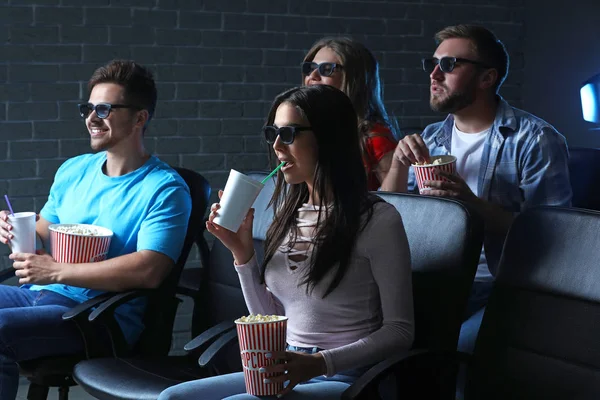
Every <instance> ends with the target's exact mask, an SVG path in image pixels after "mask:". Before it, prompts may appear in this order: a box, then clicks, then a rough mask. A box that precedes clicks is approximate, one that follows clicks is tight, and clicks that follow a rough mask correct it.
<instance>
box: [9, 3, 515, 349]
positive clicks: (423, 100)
mask: <svg viewBox="0 0 600 400" xmlns="http://www.w3.org/2000/svg"><path fill="white" fill-rule="evenodd" d="M523 19H524V12H523V1H522V0H495V1H483V0H482V1H475V0H473V1H469V0H463V1H461V0H446V1H441V0H437V1H436V0H422V1H383V0H371V1H362V2H361V1H347V0H346V1H315V0H197V1H193V0H119V1H110V0H0V43H4V45H3V46H2V47H1V48H0V194H3V193H8V194H9V195H10V196H11V198H12V199H13V204H14V206H15V207H16V208H18V209H19V210H31V209H34V210H37V211H39V210H40V209H41V207H42V206H43V205H44V202H45V201H46V198H47V194H48V191H49V188H50V185H51V183H52V178H53V175H54V173H55V171H56V169H57V168H58V166H59V165H60V164H61V163H62V162H63V161H64V160H65V159H67V158H68V157H72V156H75V155H77V154H81V153H84V152H87V151H89V139H88V137H87V132H86V129H85V127H84V125H83V123H82V122H81V121H80V120H79V117H78V114H77V110H76V108H75V104H76V103H77V102H78V101H80V100H85V99H87V93H86V89H85V85H86V80H87V79H88V78H89V77H90V75H91V74H92V72H93V71H94V69H95V68H96V67H98V66H99V65H102V64H104V63H105V62H107V61H109V60H111V59H113V58H131V59H134V60H136V61H138V62H140V63H142V64H145V65H147V66H149V67H151V68H152V70H153V71H154V73H155V77H156V80H157V82H158V91H159V104H158V107H157V112H156V119H155V121H153V122H152V123H151V125H150V129H149V131H148V132H147V135H146V136H147V138H146V146H147V149H148V150H149V151H151V152H153V153H155V154H157V155H158V156H160V157H161V158H162V159H164V160H165V161H167V162H168V163H171V164H173V165H179V166H182V167H186V168H191V169H194V170H196V171H199V172H201V173H202V174H203V175H204V176H205V177H207V178H208V179H209V180H210V182H211V183H212V186H213V187H214V188H215V189H216V188H221V187H223V185H224V182H225V180H226V177H227V173H228V172H227V171H229V169H230V168H236V169H239V170H256V169H263V168H266V167H267V163H266V157H265V154H266V147H265V145H264V144H263V142H262V141H261V138H260V136H259V130H260V127H261V126H262V124H263V118H264V117H265V115H266V112H267V110H268V107H269V104H270V101H272V99H273V97H274V96H275V95H276V94H277V93H279V92H281V91H283V90H284V89H286V88H289V87H291V86H295V85H297V84H299V83H300V73H299V63H300V62H301V60H302V58H303V55H304V53H305V51H306V50H308V49H309V48H310V46H311V45H312V43H313V42H314V41H315V40H317V39H319V38H321V37H322V36H325V35H335V34H344V35H348V36H352V37H354V38H355V39H358V40H360V41H362V42H363V43H365V44H366V45H367V46H368V47H369V48H370V49H372V50H373V51H374V52H375V54H376V56H377V58H378V59H379V61H380V63H381V73H382V76H383V81H384V89H385V102H386V105H387V107H388V111H389V112H390V113H391V114H392V115H394V116H395V117H396V118H398V121H399V125H400V127H401V128H402V127H403V126H404V127H407V126H424V125H426V124H428V123H430V122H433V121H437V120H439V119H440V118H441V116H440V115H434V114H433V113H432V112H431V111H430V109H429V106H428V78H427V75H426V74H425V73H423V72H422V71H421V70H420V69H419V60H420V58H421V57H423V56H427V55H430V54H431V53H432V52H433V50H434V43H433V40H432V37H433V34H434V33H435V32H436V31H437V30H439V29H440V28H442V27H444V26H446V25H450V24H454V23H459V22H478V23H481V24H484V25H486V26H488V27H490V28H492V29H493V30H494V31H495V32H496V33H497V35H498V36H499V37H500V38H501V39H502V40H504V42H505V43H506V45H507V47H508V49H509V51H510V53H511V56H512V62H511V72H510V74H509V78H508V80H507V82H506V83H505V85H504V88H503V90H502V93H503V95H504V96H505V97H506V98H507V99H508V100H510V101H512V102H514V103H515V104H517V105H519V104H520V102H521V83H522V75H523V74H522V68H523V55H522V38H523V34H524V29H523V26H524V21H523ZM3 207H4V206H3ZM1 251H2V253H1V254H3V257H2V259H1V261H2V265H1V266H0V267H8V266H9V265H10V263H9V262H8V259H7V258H6V254H7V249H6V248H2V249H1ZM189 310H190V304H189V303H185V304H184V310H183V312H182V314H181V317H180V318H179V319H178V323H177V325H178V329H179V330H180V331H185V329H186V327H187V315H186V314H187V313H189ZM184 341H185V333H181V337H179V336H178V339H177V340H176V343H175V346H176V347H177V348H181V346H182V342H184Z"/></svg>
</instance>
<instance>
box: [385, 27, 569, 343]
mask: <svg viewBox="0 0 600 400" xmlns="http://www.w3.org/2000/svg"><path fill="white" fill-rule="evenodd" d="M435 39H436V43H437V44H438V48H437V49H436V51H435V53H434V55H433V58H429V59H424V60H423V69H424V70H425V71H427V72H429V73H430V105H431V107H432V109H433V110H434V111H440V112H447V113H449V115H448V117H447V118H446V119H445V120H444V121H442V122H438V123H435V124H431V125H429V126H428V127H427V128H425V130H424V131H423V133H422V134H421V135H409V136H406V137H405V138H403V139H402V140H401V141H400V142H399V144H398V146H397V148H396V151H395V154H394V155H395V157H394V160H393V162H392V167H391V169H390V173H389V174H388V176H387V178H386V180H385V181H384V182H383V184H382V190H386V191H395V192H406V191H414V190H416V183H415V176H414V172H413V170H412V168H411V167H410V166H411V165H412V164H414V163H417V162H429V160H430V156H435V155H443V154H452V155H454V156H456V158H457V163H456V170H457V173H458V176H452V175H445V176H446V177H447V178H448V179H449V180H450V182H440V181H431V182H428V183H427V184H428V185H429V186H431V188H432V189H431V190H429V191H428V192H427V194H428V195H431V196H444V197H452V198H456V199H460V200H463V201H465V202H467V203H469V204H470V205H472V206H473V208H474V209H475V211H476V212H478V213H479V214H480V215H481V216H482V217H483V219H484V221H485V227H486V237H485V241H484V252H482V255H481V259H480V263H479V267H478V269H477V274H476V277H475V282H474V285H473V289H472V292H471V296H470V298H469V304H468V307H467V313H466V315H465V318H466V322H465V323H464V324H463V327H462V329H461V337H460V340H459V350H462V351H467V352H471V351H472V348H473V346H474V343H475V338H476V336H477V332H478V330H479V325H480V323H481V318H482V317H483V312H484V309H485V305H486V303H487V299H488V297H489V294H490V292H491V288H492V285H493V281H494V275H495V274H496V268H497V265H498V260H499V258H500V253H501V251H502V245H503V243H504V238H505V236H506V233H507V231H508V228H509V227H510V225H511V223H512V220H513V217H514V215H515V214H516V213H519V212H521V211H523V210H524V209H526V208H528V207H532V206H536V205H552V206H570V204H571V185H570V182H569V170H568V164H567V163H568V158H569V155H568V151H567V145H566V141H565V138H564V137H563V136H562V135H560V134H559V133H558V132H557V131H556V130H555V129H554V128H553V127H552V126H551V125H550V124H548V123H547V122H545V121H543V120H541V119H540V118H537V117H535V116H534V115H531V114H529V113H527V112H525V111H522V110H519V109H517V108H514V107H511V106H510V105H509V104H508V103H507V102H506V101H505V100H504V99H502V97H500V96H499V95H498V94H497V93H498V88H499V87H500V85H501V84H502V82H503V81H504V79H505V78H506V75H507V72H508V54H507V52H506V49H505V48H504V45H503V44H502V42H500V41H499V40H498V39H497V38H496V37H495V36H494V34H493V33H492V32H490V31H489V30H487V29H485V28H483V27H478V26H473V25H458V26H450V27H446V28H444V29H443V30H441V31H440V32H438V33H437V34H436V35H435Z"/></svg>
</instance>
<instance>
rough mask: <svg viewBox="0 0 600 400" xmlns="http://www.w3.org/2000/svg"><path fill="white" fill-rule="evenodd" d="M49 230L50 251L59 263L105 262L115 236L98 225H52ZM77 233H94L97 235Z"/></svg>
mask: <svg viewBox="0 0 600 400" xmlns="http://www.w3.org/2000/svg"><path fill="white" fill-rule="evenodd" d="M48 229H49V230H50V251H51V253H52V257H53V258H54V259H55V260H56V261H57V262H59V263H89V262H97V261H102V260H105V259H106V255H107V254H108V248H109V247H110V240H111V239H112V236H113V233H112V231H111V230H109V229H106V228H102V227H100V226H96V225H86V224H52V225H50V226H49V227H48ZM65 230H67V231H66V232H65ZM77 231H80V232H81V231H92V232H94V233H95V235H89V234H82V233H78V232H77Z"/></svg>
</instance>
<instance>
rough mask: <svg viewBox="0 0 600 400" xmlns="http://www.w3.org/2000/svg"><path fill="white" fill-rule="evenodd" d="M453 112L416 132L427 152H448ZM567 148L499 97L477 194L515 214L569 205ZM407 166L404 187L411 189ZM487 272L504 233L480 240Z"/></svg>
mask: <svg viewBox="0 0 600 400" xmlns="http://www.w3.org/2000/svg"><path fill="white" fill-rule="evenodd" d="M453 126H454V116H453V115H452V114H450V115H448V117H447V118H446V119H445V120H444V121H442V122H437V123H434V124H431V125H429V126H427V128H425V130H424V131H423V133H422V134H421V136H422V138H423V141H424V142H425V144H426V145H427V147H428V148H429V153H430V154H431V155H445V154H451V151H452V149H451V146H450V144H451V143H452V128H453ZM568 160H569V153H568V150H567V144H566V140H565V138H564V136H562V135H561V134H560V133H558V132H557V131H556V129H554V127H553V126H552V125H550V124H549V123H547V122H546V121H544V120H542V119H540V118H538V117H536V116H534V115H532V114H529V113H527V112H525V111H523V110H519V109H518V108H514V107H511V106H510V105H509V104H508V103H507V102H506V101H505V100H504V99H502V98H501V97H499V98H498V109H497V111H496V118H495V119H494V123H493V124H492V128H491V130H490V132H489V134H488V136H487V137H486V139H485V142H484V147H483V154H482V157H481V164H480V166H479V181H478V192H477V193H476V194H477V196H478V197H479V198H481V199H483V200H487V201H489V202H490V203H493V204H497V205H499V206H501V207H502V208H504V209H505V210H506V211H509V212H513V213H514V214H516V213H519V212H521V211H523V210H525V209H526V208H529V207H533V206H538V205H549V206H566V207H568V206H570V205H571V197H572V193H571V183H570V181H569V167H568ZM416 187H417V186H416V181H415V175H414V172H413V169H412V167H411V168H410V170H409V174H408V190H409V191H414V190H416ZM484 243H485V244H484V247H485V253H486V259H487V262H488V267H489V269H490V272H491V273H492V274H493V275H495V274H496V267H497V264H498V260H499V258H500V253H501V251H502V245H503V244H504V238H503V237H492V235H490V234H489V233H486V238H485V242H484Z"/></svg>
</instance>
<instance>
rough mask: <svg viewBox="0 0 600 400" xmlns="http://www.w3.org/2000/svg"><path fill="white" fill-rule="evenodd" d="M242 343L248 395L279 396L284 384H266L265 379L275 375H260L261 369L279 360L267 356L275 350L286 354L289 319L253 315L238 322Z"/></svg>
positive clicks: (239, 336)
mask: <svg viewBox="0 0 600 400" xmlns="http://www.w3.org/2000/svg"><path fill="white" fill-rule="evenodd" d="M235 324H236V327H237V334H238V339H239V344H240V354H241V357H242V366H243V368H244V380H245V383H246V392H247V393H248V394H251V395H254V396H272V395H277V394H278V393H279V392H281V391H282V390H283V382H280V383H279V382H271V383H264V379H265V378H268V377H270V376H276V374H265V373H261V372H259V369H260V368H261V367H266V366H267V365H272V364H274V363H275V362H276V361H275V360H273V359H269V358H266V357H265V354H267V353H271V352H274V351H285V347H286V334H287V317H283V316H279V315H260V314H258V315H250V316H248V317H242V318H238V319H236V320H235Z"/></svg>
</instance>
